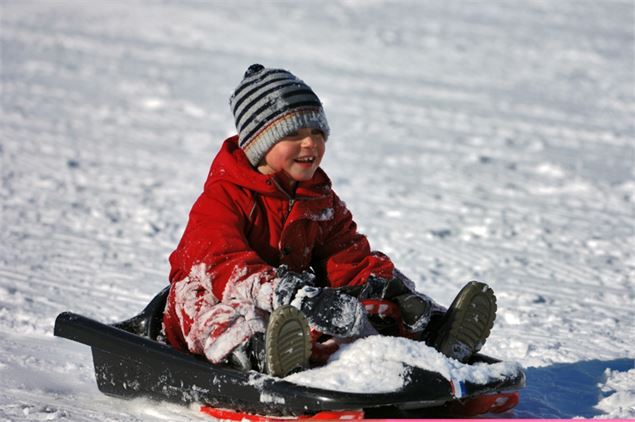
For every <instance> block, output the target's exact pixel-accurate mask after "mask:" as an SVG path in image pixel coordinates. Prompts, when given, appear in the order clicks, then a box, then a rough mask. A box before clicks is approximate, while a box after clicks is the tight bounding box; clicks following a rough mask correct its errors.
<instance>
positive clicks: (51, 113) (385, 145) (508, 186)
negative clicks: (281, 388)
mask: <svg viewBox="0 0 635 422" xmlns="http://www.w3.org/2000/svg"><path fill="white" fill-rule="evenodd" d="M634 11H635V6H634V5H633V2H632V1H630V0H605V1H575V0H561V1H540V0H518V1H515V2H504V1H485V0H483V1H474V2H468V1H463V0H446V1H442V2H432V1H429V2H425V1H415V0H397V1H384V0H375V1H354V0H347V1H338V0H333V1H329V2H324V5H323V7H322V4H321V3H320V7H315V2H277V1H276V2H257V3H256V2H247V1H244V0H236V1H232V2H221V1H217V2H197V1H181V2H173V1H160V2H159V1H151V0H137V1H135V2H125V1H102V2H82V1H78V0H56V1H3V2H2V3H0V20H1V22H0V28H1V30H0V48H1V51H2V54H1V62H2V63H1V64H2V65H1V66H0V73H1V74H2V75H1V76H2V77H1V78H0V84H1V91H2V105H1V108H2V111H1V112H0V132H1V136H0V226H1V229H0V420H10V421H29V422H30V421H39V420H53V421H64V420H72V421H73V422H89V421H91V422H92V421H94V420H102V421H113V422H115V421H156V420H169V421H174V422H184V421H191V420H204V421H208V420H209V418H207V417H206V416H202V415H201V416H199V412H198V409H197V408H196V407H194V408H193V409H192V410H190V409H188V408H184V407H182V406H176V405H170V404H166V403H156V402H151V401H148V400H143V399H139V400H130V401H125V400H118V399H116V398H112V397H108V396H105V395H103V394H102V393H100V392H99V391H98V389H97V387H96V385H95V378H94V370H93V366H92V359H91V354H90V350H89V349H88V348H87V347H86V346H83V345H80V344H77V343H74V342H71V341H68V340H64V339H59V338H55V337H53V335H52V332H53V322H54V320H55V317H56V315H57V314H58V313H60V312H62V311H66V310H70V311H73V312H76V313H80V314H83V315H86V316H88V317H91V318H94V319H96V320H99V321H105V322H114V321H121V320H123V319H125V318H128V317H130V316H132V315H134V314H136V313H137V312H138V311H139V310H141V309H142V308H143V307H144V306H145V305H146V304H147V303H148V302H149V301H150V300H151V298H152V297H153V296H154V295H155V294H156V293H157V292H158V291H160V290H161V289H162V288H163V287H165V285H166V284H167V275H168V273H169V266H168V263H167V257H168V255H169V253H170V252H171V251H172V250H174V248H175V247H176V245H177V243H178V241H179V239H180V236H181V234H182V233H183V229H184V227H185V223H186V220H187V215H188V212H189V210H190V208H191V206H192V203H193V202H194V200H195V199H196V198H197V197H198V195H199V194H200V192H201V190H202V184H203V182H204V180H205V177H206V175H207V173H208V171H209V169H210V161H211V159H212V157H213V155H214V154H215V153H216V151H217V150H218V148H219V147H220V145H221V142H222V140H223V139H225V138H226V137H227V136H229V135H231V134H233V133H234V132H235V129H234V123H233V116H232V115H231V113H230V111H229V107H228V98H229V95H230V94H231V92H232V91H233V90H234V88H235V87H236V85H237V84H238V82H239V81H240V80H241V78H242V75H243V72H244V71H245V69H246V68H247V67H248V66H249V65H251V64H252V63H257V62H259V63H262V64H263V65H265V66H268V67H284V68H287V69H289V70H291V71H292V72H293V73H295V74H297V75H298V76H299V77H300V78H302V79H303V80H304V81H306V82H307V83H308V84H309V85H310V86H311V87H312V88H313V89H314V90H315V91H316V93H317V94H318V95H319V96H320V99H321V100H322V101H323V103H324V104H325V110H326V114H327V116H328V119H329V125H330V127H331V135H330V136H329V140H328V142H327V147H326V155H325V157H324V160H323V162H322V166H323V168H324V170H325V171H326V172H327V174H328V175H329V178H330V179H331V180H332V182H333V189H334V190H335V192H337V195H338V196H339V197H340V198H342V199H343V200H344V201H345V202H346V204H347V207H348V208H349V209H350V210H351V211H352V213H353V215H354V217H355V221H356V222H357V224H358V226H359V229H360V231H361V232H363V233H365V234H367V235H368V236H369V240H370V243H371V245H372V247H373V249H377V250H381V251H383V252H385V253H387V254H388V255H389V256H390V257H391V258H392V259H393V260H394V261H395V263H396V265H397V267H398V268H399V269H400V270H402V271H403V272H404V273H405V274H406V275H407V276H408V277H410V278H411V279H412V280H413V281H414V282H415V284H416V287H417V289H418V290H420V291H421V292H423V293H426V294H427V295H429V296H430V297H432V298H434V299H435V300H436V301H438V302H439V303H440V304H443V305H446V306H447V305H449V304H450V302H451V300H452V298H453V297H454V295H455V294H456V293H457V292H458V290H459V289H460V288H461V287H462V286H463V284H465V282H467V281H469V280H471V279H477V280H482V281H485V282H488V283H489V284H490V285H491V286H492V287H493V288H494V291H495V292H496V295H497V299H498V317H497V319H496V323H495V325H494V329H493V330H492V335H491V337H490V338H489V339H488V341H487V343H486V344H485V346H484V349H483V353H485V354H488V355H492V356H494V357H498V358H501V359H503V360H506V361H519V362H520V363H521V364H522V365H523V367H525V368H526V371H527V387H526V388H525V389H524V390H523V392H522V398H521V403H520V404H519V406H518V407H517V408H516V409H515V410H514V411H513V412H511V413H508V414H505V415H504V416H506V417H510V418H515V417H521V418H522V417H526V418H573V417H577V416H581V417H585V418H591V417H608V416H610V417H624V418H627V417H630V418H634V417H635V406H634V405H633V402H634V399H635V391H634V390H633V386H635V371H634V370H633V358H635V353H634V352H633V344H635V331H634V330H633V326H635V313H633V309H635V282H634V280H635V252H634V250H635V247H634V245H635V231H634V227H635V218H634V216H635V205H634V204H635V195H634V193H633V192H635V174H634V173H633V169H634V168H635V165H634V147H633V146H634V145H635V127H634V125H633V114H634V113H635V94H634V91H635V69H634V63H635V58H634V54H635V52H634V51H633V48H632V46H633V43H634V39H635V28H634V27H633V20H634V15H635V13H634ZM263 22H266V25H263ZM307 28H310V30H307ZM281 46H283V48H282V47H281ZM308 46H310V48H308ZM376 367H377V368H378V370H380V369H381V368H384V367H383V366H377V365H376ZM345 372H346V376H349V377H350V376H352V375H351V374H350V373H351V372H353V373H356V372H357V370H356V368H355V367H351V368H347V370H346V371H345ZM370 375H372V374H369V375H368V376H370ZM385 375H386V377H388V378H389V377H391V376H395V377H401V375H398V374H397V373H396V372H390V371H387V372H386V373H385ZM333 376H338V375H336V374H334V375H333ZM399 381H400V378H399V379H396V380H395V382H399Z"/></svg>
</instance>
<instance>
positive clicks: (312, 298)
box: [164, 64, 496, 376]
mask: <svg viewBox="0 0 635 422" xmlns="http://www.w3.org/2000/svg"><path fill="white" fill-rule="evenodd" d="M230 106H231V110H232V113H233V115H234V118H235V123H236V128H237V129H238V135H237V136H233V137H231V138H229V139H227V140H226V141H225V142H224V144H223V146H222V148H221V150H220V151H219V153H218V154H217V156H216V158H215V159H214V162H213V164H212V166H211V170H210V172H209V175H208V179H207V182H206V183H205V188H204V191H203V193H202V194H201V196H200V197H199V198H198V200H197V201H196V202H195V204H194V206H193V208H192V210H191V212H190V218H189V222H188V224H187V227H186V229H185V233H184V234H183V237H182V239H181V241H180V243H179V245H178V247H177V249H176V250H175V251H174V252H173V253H172V255H171V256H170V264H171V267H172V269H171V272H170V282H171V288H170V294H169V297H168V302H167V305H166V311H165V315H164V327H165V333H166V338H167V341H168V343H170V344H171V345H172V346H174V347H176V348H178V349H181V350H188V351H190V352H191V353H195V354H198V355H204V356H205V357H206V358H207V359H208V360H209V361H210V362H212V363H221V362H227V363H229V364H231V365H233V366H235V367H238V368H241V369H243V370H249V369H257V370H260V371H262V372H267V373H269V374H271V375H273V376H285V375H287V374H288V373H290V372H292V371H296V370H301V369H304V368H306V367H307V365H308V360H309V356H310V353H311V336H310V332H309V325H310V327H311V328H312V329H313V330H315V331H318V332H320V333H324V334H327V335H331V336H334V337H336V338H351V337H357V336H364V335H368V334H372V333H376V331H374V330H373V327H372V325H371V324H370V323H369V321H368V318H367V316H366V314H365V310H364V307H363V306H362V305H361V303H360V300H362V299H368V298H379V299H388V300H391V301H393V302H394V303H396V304H397V305H398V306H399V309H400V311H401V315H402V318H403V321H404V323H405V324H406V325H407V326H408V327H409V328H410V330H411V331H412V333H414V334H413V335H415V336H416V337H417V338H419V339H421V340H422V341H426V342H427V343H428V344H430V345H432V346H434V347H436V348H437V349H438V350H440V351H441V352H442V353H444V354H446V355H448V356H450V357H454V358H457V359H460V360H463V361H466V360H467V359H469V357H470V356H471V355H472V354H473V353H475V352H476V351H478V350H479V349H480V348H481V347H482V345H483V343H484V342H485V339H486V338H487V336H488V335H489V331H490V329H491V327H492V324H493V321H494V318H495V311H496V301H495V298H494V295H493V293H492V291H491V289H489V288H488V287H487V286H486V285H484V284H482V283H476V282H471V283H470V284H468V285H467V286H466V287H464V289H463V290H462V291H461V292H460V293H459V295H458V296H457V298H456V299H455V301H454V302H453V304H452V305H451V306H450V308H449V310H448V311H447V312H445V309H444V308H442V307H440V306H439V305H437V304H436V303H435V302H434V301H432V300H431V299H430V298H428V297H427V296H425V295H423V294H420V293H417V292H415V291H414V289H413V285H414V284H413V283H412V282H411V281H410V280H408V279H407V278H406V277H404V276H403V274H401V273H400V272H399V271H397V270H396V269H395V268H394V265H393V263H392V262H391V261H390V259H389V258H388V257H387V256H385V255H384V254H382V253H380V252H373V251H371V249H370V246H369V243H368V240H367V239H366V237H365V236H363V235H362V234H360V233H358V232H357V229H356V225H355V222H354V221H353V219H352V215H351V213H350V212H349V211H348V210H347V209H346V206H345V205H344V203H343V202H342V201H340V199H339V198H338V196H337V195H336V194H335V192H333V190H332V188H331V182H330V180H329V179H328V177H327V176H326V174H325V173H324V171H323V170H322V169H321V168H320V167H319V166H320V162H321V160H322V157H323V156H324V152H325V146H326V141H327V139H328V138H329V135H330V130H329V126H328V123H327V120H326V116H325V114H324V109H323V108H322V104H321V102H320V100H319V99H318V97H317V96H316V94H315V93H314V92H313V91H312V90H311V88H310V87H309V86H308V85H306V84H305V83H304V82H303V81H301V80H300V79H298V78H296V77H295V76H294V75H293V74H291V73H290V72H288V71H286V70H283V69H270V68H264V67H263V66H262V65H259V64H255V65H252V66H250V67H249V68H248V69H247V71H246V73H245V76H244V79H243V80H242V81H241V83H240V84H239V85H238V87H237V88H236V90H235V92H234V93H233V95H232V96H231V98H230ZM307 321H308V324H307Z"/></svg>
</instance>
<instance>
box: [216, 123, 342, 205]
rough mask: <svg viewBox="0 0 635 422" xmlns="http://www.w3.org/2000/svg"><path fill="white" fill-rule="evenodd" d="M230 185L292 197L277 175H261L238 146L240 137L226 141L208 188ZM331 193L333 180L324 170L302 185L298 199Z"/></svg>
mask: <svg viewBox="0 0 635 422" xmlns="http://www.w3.org/2000/svg"><path fill="white" fill-rule="evenodd" d="M220 181H224V182H230V183H233V184H235V185H238V186H241V187H244V188H247V189H249V190H251V191H254V192H256V193H259V194H261V195H267V196H275V197H278V198H283V199H290V198H291V196H290V195H289V194H288V193H287V192H286V191H285V190H284V189H283V188H282V186H280V185H279V183H278V181H277V180H276V177H275V175H265V174H262V173H260V172H259V171H258V170H256V169H255V168H254V167H252V165H251V163H250V162H249V160H248V159H247V156H246V155H245V153H244V152H243V150H242V149H241V148H240V147H239V146H238V135H235V136H232V137H230V138H228V139H226V140H225V142H223V145H222V147H221V149H220V151H219V152H218V154H217V155H216V158H215V159H214V161H213V163H212V167H211V169H210V171H209V174H208V177H207V181H206V182H205V189H206V190H207V188H208V187H209V186H210V185H211V184H213V183H216V182H220ZM330 192H331V180H330V179H329V178H328V176H327V175H326V173H324V171H323V170H322V169H321V168H318V170H317V171H316V172H315V175H314V176H313V178H312V179H311V180H308V181H306V182H300V183H299V184H298V186H297V188H296V191H295V197H294V199H314V198H321V197H324V196H325V195H328V194H329V193H330Z"/></svg>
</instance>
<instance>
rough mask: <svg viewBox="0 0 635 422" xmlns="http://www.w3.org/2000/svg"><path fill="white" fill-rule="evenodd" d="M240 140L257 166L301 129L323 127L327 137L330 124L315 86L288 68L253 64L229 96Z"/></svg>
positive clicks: (246, 153) (241, 145) (251, 160)
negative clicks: (273, 67) (302, 79)
mask: <svg viewBox="0 0 635 422" xmlns="http://www.w3.org/2000/svg"><path fill="white" fill-rule="evenodd" d="M229 106H230V107H231V110H232V113H233V114H234V120H235V122H236V129H237V130H238V143H239V145H240V147H241V148H242V149H243V150H244V151H245V155H247V158H248V159H249V162H250V163H251V164H252V165H253V166H256V165H258V163H259V162H260V160H261V159H262V158H263V157H264V156H265V154H267V151H269V149H270V148H271V147H272V146H274V145H275V144H276V143H277V142H279V141H280V140H281V139H282V138H284V137H285V136H288V135H290V134H291V133H293V132H296V131H297V130H298V129H301V128H310V129H320V130H321V131H322V132H323V133H324V139H326V138H328V136H329V132H330V130H329V125H328V122H327V121H326V115H325V114H324V109H323V108H322V103H321V102H320V99H319V98H318V96H317V95H315V93H314V92H313V90H311V88H310V87H309V86H308V85H307V84H305V83H304V82H303V81H301V80H300V79H298V78H297V77H296V76H294V75H293V74H292V73H291V72H289V71H287V70H284V69H269V68H265V67H264V66H263V65H261V64H253V65H251V66H249V68H248V69H247V71H246V72H245V76H244V79H243V80H242V81H241V82H240V84H239V85H238V87H237V88H236V90H235V91H234V93H233V95H232V96H231V97H230V99H229Z"/></svg>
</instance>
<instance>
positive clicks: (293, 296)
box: [274, 267, 366, 337]
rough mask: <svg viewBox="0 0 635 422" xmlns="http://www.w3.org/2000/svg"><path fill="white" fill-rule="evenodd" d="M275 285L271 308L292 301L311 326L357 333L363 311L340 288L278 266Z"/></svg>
mask: <svg viewBox="0 0 635 422" xmlns="http://www.w3.org/2000/svg"><path fill="white" fill-rule="evenodd" d="M277 272H278V282H277V283H276V285H275V288H274V309H275V308H277V307H278V306H282V305H292V306H294V307H296V308H298V309H300V310H301V311H302V313H304V315H305V316H306V318H307V320H308V321H309V325H310V326H311V328H313V329H315V330H317V331H319V332H321V333H323V334H328V335H332V336H336V337H352V336H357V335H360V333H361V332H362V330H363V329H364V323H365V321H366V315H365V312H364V307H363V306H362V304H361V303H360V302H359V300H357V299H356V298H354V297H353V296H350V295H348V294H346V293H345V292H343V291H341V290H339V289H333V288H330V287H316V286H315V276H314V275H313V274H311V273H308V272H302V273H300V274H298V273H295V272H292V271H288V269H287V268H286V267H279V268H278V269H277Z"/></svg>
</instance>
